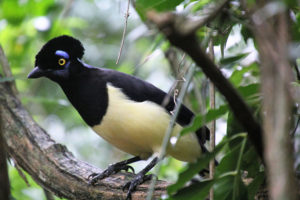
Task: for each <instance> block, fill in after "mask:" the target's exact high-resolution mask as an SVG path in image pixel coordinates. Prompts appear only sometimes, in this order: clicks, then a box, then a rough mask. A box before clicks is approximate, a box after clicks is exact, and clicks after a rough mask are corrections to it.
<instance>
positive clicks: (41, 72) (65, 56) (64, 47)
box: [28, 35, 84, 81]
mask: <svg viewBox="0 0 300 200" xmlns="http://www.w3.org/2000/svg"><path fill="white" fill-rule="evenodd" d="M83 54H84V48H83V46H82V44H81V42H80V41H79V40H77V39H75V38H72V37H70V36H67V35H63V36H59V37H56V38H53V39H51V40H50V41H49V42H47V43H46V44H45V45H44V46H43V47H42V49H41V50H40V51H39V52H38V54H37V55H36V56H35V67H34V69H33V70H32V71H31V72H30V73H29V74H28V78H39V77H42V76H44V77H47V78H50V79H52V80H54V81H61V80H65V79H68V78H69V76H70V71H71V68H76V66H78V64H79V63H80V61H79V60H80V59H81V58H82V56H83Z"/></svg>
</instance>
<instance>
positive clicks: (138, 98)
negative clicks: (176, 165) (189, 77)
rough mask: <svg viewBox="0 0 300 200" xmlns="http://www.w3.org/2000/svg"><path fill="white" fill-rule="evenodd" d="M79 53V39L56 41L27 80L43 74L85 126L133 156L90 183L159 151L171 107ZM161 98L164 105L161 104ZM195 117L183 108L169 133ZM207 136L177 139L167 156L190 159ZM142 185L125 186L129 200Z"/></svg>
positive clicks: (147, 87) (157, 93)
mask: <svg viewBox="0 0 300 200" xmlns="http://www.w3.org/2000/svg"><path fill="white" fill-rule="evenodd" d="M83 54H84V48H83V46H82V44H81V43H80V42H79V41H78V40H76V39H74V38H72V37H70V36H60V37H57V38H54V39H52V40H50V41H49V42H48V43H46V44H45V45H44V46H43V47H42V49H41V50H40V51H39V53H38V54H37V55H36V61H35V68H34V70H33V71H32V72H31V73H30V74H29V75H28V78H38V77H41V76H45V77H48V78H49V79H51V80H53V81H55V82H56V83H58V84H59V85H60V86H61V88H62V89H63V91H64V93H65V94H66V96H67V97H68V99H69V101H70V102H71V103H72V105H73V106H74V107H75V108H76V110H77V111H78V112H79V114H80V115H81V116H82V118H83V119H84V121H85V122H86V123H87V124H88V125H89V126H91V127H92V128H93V129H94V130H95V131H96V132H97V133H98V134H99V135H100V136H102V137H103V138H104V139H106V140H107V141H108V142H110V143H112V144H113V145H115V146H116V147H118V148H120V149H121V150H123V151H126V152H128V153H131V154H133V155H134V156H136V157H135V158H133V159H129V160H128V161H126V162H124V161H123V162H120V163H117V164H115V165H113V166H111V167H109V168H108V169H107V170H106V171H104V173H102V174H98V175H92V176H93V177H94V178H93V179H92V181H91V183H95V182H96V180H97V179H99V178H104V177H106V176H109V175H110V174H111V173H114V172H117V171H120V170H122V169H128V168H129V167H128V166H127V164H129V163H131V162H135V161H138V160H140V159H146V158H148V157H149V156H151V155H152V154H153V153H155V152H157V151H159V147H160V145H161V142H162V138H163V135H164V133H165V129H166V128H167V126H168V121H169V119H170V115H171V111H172V110H173V109H174V106H175V104H174V102H173V99H172V98H170V97H168V96H167V94H166V93H165V92H163V91H162V90H160V89H158V88H157V87H155V86H153V85H152V84H150V83H147V82H145V81H143V80H141V79H139V78H136V77H134V76H131V75H127V74H124V73H121V72H118V71H114V70H110V69H104V68H96V67H92V66H90V65H87V64H85V63H83V62H82V61H81V60H80V59H81V58H82V56H83ZM165 98H167V99H168V101H167V103H166V105H162V103H163V101H164V99H165ZM193 117H194V114H193V113H192V112H191V111H190V110H189V109H188V108H186V107H185V106H182V108H181V110H180V112H179V115H178V118H177V125H176V126H175V127H174V133H173V134H177V133H178V132H179V131H180V130H181V128H182V126H185V125H188V124H189V123H190V122H191V121H192V119H193ZM208 136H209V130H208V128H207V127H202V128H200V129H199V130H198V131H197V132H196V134H194V133H192V134H189V135H186V136H184V137H182V138H180V139H179V141H178V142H177V144H176V145H174V146H170V147H169V148H168V150H167V153H168V154H169V155H171V156H173V157H175V158H177V159H180V160H184V161H194V160H196V159H197V157H198V156H199V155H200V154H201V152H203V151H206V149H205V147H204V146H203V144H204V142H205V140H206V139H208ZM195 139H196V141H197V140H198V142H195ZM156 162H157V159H154V160H153V161H152V162H151V163H150V165H149V166H147V168H146V169H145V170H143V171H142V172H140V173H139V174H140V176H139V177H140V178H141V177H142V179H143V180H145V179H147V178H148V177H147V176H145V174H146V173H147V171H149V170H150V169H151V168H152V167H153V166H154V165H155V164H156ZM120 166H121V167H120ZM140 178H139V179H140ZM140 182H141V181H140V180H133V181H132V182H130V184H129V185H128V184H127V186H128V188H129V191H128V198H130V194H131V192H132V191H133V190H134V188H135V187H136V185H138V184H139V183H140Z"/></svg>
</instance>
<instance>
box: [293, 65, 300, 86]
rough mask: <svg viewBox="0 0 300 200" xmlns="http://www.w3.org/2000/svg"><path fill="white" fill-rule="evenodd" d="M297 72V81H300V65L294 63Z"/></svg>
mask: <svg viewBox="0 0 300 200" xmlns="http://www.w3.org/2000/svg"><path fill="white" fill-rule="evenodd" d="M293 65H294V68H295V71H296V75H297V80H298V81H300V71H299V69H298V65H297V63H296V62H294V63H293Z"/></svg>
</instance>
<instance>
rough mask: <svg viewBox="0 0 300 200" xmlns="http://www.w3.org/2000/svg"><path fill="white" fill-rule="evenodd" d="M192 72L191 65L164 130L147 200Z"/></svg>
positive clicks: (150, 195) (151, 193)
mask: <svg viewBox="0 0 300 200" xmlns="http://www.w3.org/2000/svg"><path fill="white" fill-rule="evenodd" d="M194 70H195V66H194V65H192V66H191V67H190V69H189V71H188V74H187V77H186V81H185V82H184V85H183V88H182V90H181V91H180V93H179V97H178V99H177V105H176V107H175V110H174V114H173V115H172V117H171V119H170V123H169V126H168V128H167V130H166V133H165V136H164V140H163V143H162V146H161V149H160V152H159V156H158V164H157V166H156V167H155V170H154V173H153V174H154V176H153V178H152V182H151V184H150V187H149V191H148V195H147V200H151V199H152V196H153V191H154V186H155V183H156V178H155V177H157V175H158V173H159V171H160V168H161V162H160V161H161V160H162V159H163V158H164V157H165V155H166V150H167V147H168V145H169V141H170V138H171V134H172V132H173V128H174V125H175V123H176V118H177V116H178V113H179V110H180V108H181V105H182V101H183V98H184V96H185V93H186V91H187V89H188V86H189V83H190V81H191V80H192V77H193V74H194Z"/></svg>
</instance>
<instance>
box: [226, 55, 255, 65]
mask: <svg viewBox="0 0 300 200" xmlns="http://www.w3.org/2000/svg"><path fill="white" fill-rule="evenodd" d="M248 55H249V53H241V54H238V55H234V56H230V57H226V58H222V59H221V60H220V64H221V65H233V64H235V63H237V62H239V61H240V60H242V59H243V58H245V57H246V56H248Z"/></svg>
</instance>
